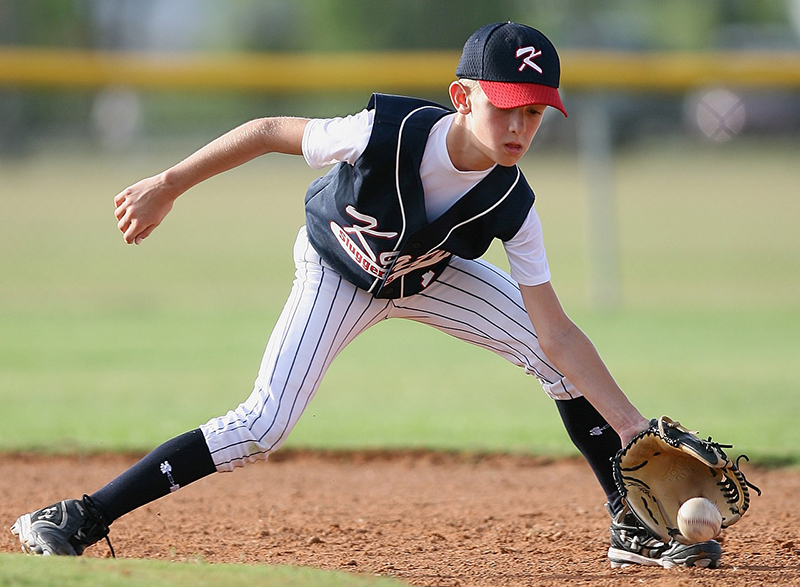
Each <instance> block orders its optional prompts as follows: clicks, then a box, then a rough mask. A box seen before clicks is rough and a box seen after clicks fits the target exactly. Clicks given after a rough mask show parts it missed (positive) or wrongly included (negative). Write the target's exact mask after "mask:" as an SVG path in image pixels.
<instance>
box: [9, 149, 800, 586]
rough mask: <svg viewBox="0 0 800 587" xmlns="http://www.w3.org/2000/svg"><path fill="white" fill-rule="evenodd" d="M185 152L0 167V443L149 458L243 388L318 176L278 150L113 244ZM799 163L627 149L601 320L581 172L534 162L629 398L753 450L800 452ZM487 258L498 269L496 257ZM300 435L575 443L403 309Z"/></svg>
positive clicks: (448, 443) (123, 577) (35, 577)
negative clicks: (611, 292)
mask: <svg viewBox="0 0 800 587" xmlns="http://www.w3.org/2000/svg"><path fill="white" fill-rule="evenodd" d="M184 154H185V153H174V152H173V153H170V154H153V153H151V154H149V155H147V156H144V155H143V156H139V157H130V156H126V157H121V156H120V157H114V156H113V155H98V154H86V153H83V154H82V153H76V152H67V153H61V152H59V153H56V152H52V153H46V154H40V155H37V156H35V157H30V158H25V159H21V160H10V161H9V160H5V161H3V160H0V403H1V404H2V414H3V423H4V425H3V427H2V429H0V450H9V451H16V450H31V449H33V450H41V451H57V452H58V451H98V450H100V451H104V450H136V451H142V450H147V449H149V448H152V447H153V446H154V445H156V444H158V443H160V442H161V441H163V440H166V439H167V438H171V437H172V436H174V435H176V434H178V433H181V432H183V431H185V430H187V429H190V428H194V427H196V426H197V425H198V424H200V423H202V422H204V421H206V420H207V419H208V418H209V417H212V416H215V415H217V414H219V413H222V412H224V411H226V410H228V409H230V408H232V407H234V406H235V405H236V404H237V403H238V402H239V401H241V400H243V399H244V398H245V397H246V396H247V395H248V393H249V391H250V389H251V385H252V380H253V377H254V376H255V373H256V369H257V367H258V362H259V360H260V357H261V353H262V349H263V347H264V345H265V343H266V339H267V337H268V335H269V332H270V330H271V328H272V324H273V322H274V320H275V319H276V317H277V315H278V313H279V311H280V308H281V306H282V303H283V301H284V299H285V296H286V294H287V293H288V290H289V287H290V283H291V279H292V273H293V268H292V265H291V247H292V241H293V238H294V234H295V232H296V230H297V227H298V226H299V225H300V224H301V223H302V196H303V192H304V189H305V186H306V184H307V183H308V181H310V180H311V179H312V178H313V177H314V173H313V172H312V171H310V170H308V169H307V168H305V166H304V165H303V164H302V162H301V161H299V160H295V159H290V158H285V157H280V156H274V157H270V158H265V159H263V160H260V161H256V162H253V163H250V164H248V165H247V166H245V167H243V168H241V169H239V170H236V171H234V172H230V173H228V174H225V175H223V176H221V177H218V178H215V179H213V180H210V181H209V182H207V183H206V184H204V185H202V186H199V187H197V188H195V190H194V191H193V192H190V194H187V195H186V196H184V198H182V199H181V200H180V201H179V202H178V205H177V206H176V208H175V210H174V211H173V214H172V215H171V216H170V217H168V218H167V220H166V222H165V223H164V225H163V226H162V227H161V228H160V229H159V230H158V231H157V232H156V233H155V234H154V235H153V236H152V237H151V238H150V239H148V240H147V241H146V242H145V243H144V245H142V246H140V247H129V246H126V245H124V244H123V242H122V238H121V236H120V235H119V233H118V232H117V231H116V226H115V225H116V221H115V219H114V218H113V214H112V212H113V204H112V198H113V196H114V195H115V194H116V193H117V192H118V191H119V190H121V189H123V188H124V187H125V186H126V185H128V184H130V183H132V182H134V181H135V180H137V179H139V178H141V177H144V176H146V175H149V174H152V173H155V172H157V171H159V170H160V169H161V168H162V167H164V166H166V165H169V164H171V163H172V162H174V161H175V160H177V159H178V158H180V157H181V156H183V155H184ZM798 156H800V148H798V147H797V146H796V145H794V146H787V145H778V144H770V145H757V144H745V143H741V144H740V143H734V144H732V145H724V146H720V147H716V148H714V147H710V146H709V147H701V146H694V147H691V148H686V146H685V145H684V146H681V145H675V146H666V147H665V146H661V147H656V146H650V147H648V146H644V147H642V148H639V149H638V150H637V151H636V152H623V153H620V154H619V155H618V159H617V166H616V169H615V178H616V184H617V202H616V205H617V213H618V220H619V242H620V246H621V267H620V272H621V277H622V286H623V294H624V299H623V303H622V305H621V306H620V307H619V308H618V309H616V310H602V311H601V310H598V309H595V308H593V307H592V304H591V303H590V301H589V299H590V296H589V295H588V293H587V292H588V291H589V284H588V282H587V274H588V268H587V258H588V254H587V250H586V249H587V239H586V236H585V235H586V232H587V226H588V219H587V217H586V216H587V212H586V209H587V207H586V203H585V196H584V191H585V190H584V183H583V179H582V176H581V169H580V165H579V162H578V161H576V159H575V158H574V157H573V156H567V155H562V156H556V155H551V156H548V157H543V156H540V155H538V154H537V153H536V152H534V153H532V154H531V155H529V156H528V158H527V160H526V161H525V165H524V167H525V171H526V174H527V175H528V177H529V180H530V182H531V184H532V185H533V186H534V189H535V191H536V192H537V194H538V198H539V199H538V203H537V206H538V209H539V213H540V215H541V216H542V218H543V222H544V226H545V238H546V242H547V244H548V252H549V258H550V262H551V266H552V269H553V274H554V284H555V286H556V288H557V290H558V291H559V293H560V295H561V298H562V301H563V302H564V304H565V306H566V308H567V310H568V312H569V313H570V314H571V315H572V316H573V318H574V319H575V320H576V321H577V322H578V323H579V324H580V325H581V326H582V327H583V328H584V330H586V332H587V333H588V334H589V335H590V337H591V338H592V339H593V340H594V342H595V343H596V345H597V346H598V348H599V349H600V351H601V354H602V355H603V356H604V357H605V359H606V362H607V363H608V364H609V366H610V367H611V369H612V372H613V373H614V374H615V376H616V377H617V379H618V380H619V381H620V383H621V384H622V386H623V387H624V388H625V389H626V390H627V392H628V394H629V395H630V396H631V397H632V399H633V400H634V402H635V403H636V404H637V405H638V406H639V407H640V409H641V410H642V411H643V412H644V413H645V414H647V415H650V416H655V415H659V414H662V413H666V414H668V415H671V416H672V417H675V418H679V419H680V420H682V421H683V422H684V423H685V424H687V425H689V426H691V427H695V428H699V429H700V430H701V432H702V433H703V434H704V435H706V434H711V435H713V436H714V437H716V438H719V439H723V440H725V441H731V442H734V443H736V450H737V453H736V454H738V452H739V451H743V452H746V453H748V454H750V456H751V457H752V458H753V460H754V461H756V462H759V463H769V462H772V463H797V462H798V461H800V452H798V449H797V447H798V446H800V429H798V427H797V426H795V418H796V414H798V413H800V394H798V393H797V391H798V389H800V370H799V369H798V367H797V364H798V349H800V296H799V294H800V231H798V230H797V218H800V199H798V198H797V192H798V187H800V170H798V167H797V165H796V161H797V160H798ZM489 254H490V257H491V258H492V259H493V260H494V261H495V262H497V263H499V264H500V265H504V260H503V254H502V251H501V250H500V249H499V247H498V248H495V249H493V250H492V251H490V253H489ZM365 360H366V361H368V362H370V363H371V364H373V365H375V366H380V369H379V371H380V373H381V376H380V377H379V378H370V377H368V376H367V375H366V373H368V371H366V370H365V369H364V368H363V362H364V361H365ZM288 445H289V446H295V447H321V448H356V447H430V448H435V449H446V450H469V451H514V452H526V453H540V454H546V455H565V454H573V453H574V449H573V448H572V446H571V444H570V443H569V441H568V439H567V437H566V434H565V433H564V431H563V429H562V427H561V424H560V419H559V418H558V415H557V412H556V410H555V408H554V407H553V405H552V402H551V400H549V399H548V398H547V397H546V396H545V394H544V393H543V392H542V391H541V389H540V388H539V386H538V384H537V383H536V382H535V381H533V380H532V379H530V378H527V377H525V376H524V375H523V374H522V373H521V372H519V371H518V370H516V369H515V368H513V367H511V366H509V365H507V364H506V363H505V362H504V361H503V360H501V359H499V358H498V357H495V356H493V355H491V354H489V353H486V352H484V351H482V350H478V349H475V348H471V347H468V346H467V345H464V344H463V343H459V342H456V341H453V340H450V339H448V338H447V337H446V336H444V335H442V334H440V333H438V332H434V331H431V330H430V329H426V328H424V327H423V326H420V325H418V324H410V323H402V322H389V323H385V324H380V325H378V326H376V327H375V328H374V329H373V330H372V331H370V332H368V333H367V334H366V335H365V336H364V337H363V338H361V339H359V340H358V341H356V342H355V343H354V344H353V345H352V346H351V347H350V348H348V349H347V350H346V351H345V352H344V353H343V354H342V356H341V357H340V358H339V359H338V360H337V362H336V363H335V364H334V366H333V368H332V369H331V371H330V373H329V374H328V377H327V378H326V380H325V382H324V383H323V385H322V388H321V390H320V393H319V394H318V397H317V398H315V400H314V401H313V402H312V404H311V406H310V407H309V409H308V411H307V413H306V415H305V417H304V418H303V419H302V420H301V422H300V424H299V425H298V427H297V429H296V430H295V432H294V434H293V435H292V437H291V438H290V439H289V442H288ZM0 566H2V568H3V571H2V572H0V583H2V584H3V585H6V584H7V585H14V586H23V585H34V584H35V585H60V586H61V585H73V584H75V585H78V584H81V585H82V584H85V583H86V582H87V581H89V582H91V583H92V584H93V585H101V584H102V585H117V584H122V582H124V583H125V584H126V585H148V586H154V585H161V584H164V585H166V584H170V585H176V584H178V585H180V584H192V585H202V584H211V583H212V582H213V583H214V584H218V583H219V581H220V580H223V581H224V582H225V584H226V585H237V584H240V583H241V584H248V585H250V584H252V583H253V582H254V581H255V582H267V583H269V584H280V585H286V586H289V585H298V586H300V585H311V584H313V585H324V586H325V587H330V586H335V585H343V584H348V585H355V584H361V583H357V582H356V579H355V578H354V577H353V576H351V575H346V576H344V578H343V576H342V575H340V574H337V573H317V572H313V571H309V572H306V571H305V570H296V569H280V568H279V569H273V568H268V567H230V568H229V567H218V566H213V567H209V566H208V565H205V564H203V563H202V562H199V563H198V564H188V563H183V564H166V563H161V562H154V561H96V560H83V559H78V560H52V561H46V562H42V561H40V560H37V561H36V562H34V561H33V559H28V558H26V557H22V556H11V555H3V556H2V557H0ZM359 580H360V578H359ZM203 581H207V582H206V583H204V582H203ZM363 584H365V585H366V584H369V585H384V584H385V585H387V586H388V585H392V584H400V583H398V582H394V581H391V580H385V579H379V578H372V577H370V578H364V583H363Z"/></svg>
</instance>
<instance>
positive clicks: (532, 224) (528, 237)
mask: <svg viewBox="0 0 800 587" xmlns="http://www.w3.org/2000/svg"><path fill="white" fill-rule="evenodd" d="M503 247H504V248H505V250H506V255H507V256H508V264H509V267H510V270H511V271H510V272H511V277H512V279H514V281H516V282H517V283H519V284H520V285H541V284H542V283H547V282H548V281H550V266H549V265H548V263H547V254H546V252H545V249H544V238H543V236H542V222H541V220H539V214H537V212H536V207H535V206H531V209H530V212H528V216H527V217H526V218H525V221H524V222H523V223H522V226H521V227H520V229H519V231H518V232H517V234H515V235H514V237H513V238H512V239H510V240H507V241H505V242H504V243H503Z"/></svg>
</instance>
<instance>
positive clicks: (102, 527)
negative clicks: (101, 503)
mask: <svg viewBox="0 0 800 587" xmlns="http://www.w3.org/2000/svg"><path fill="white" fill-rule="evenodd" d="M81 501H82V502H83V505H84V509H85V510H86V515H87V517H88V518H89V519H90V520H91V521H92V522H93V523H92V524H91V525H90V526H86V527H83V528H80V529H79V530H78V531H77V532H76V536H78V538H79V539H80V540H82V541H84V542H85V543H86V544H87V545H88V544H94V543H95V542H97V541H98V540H100V539H101V538H105V539H106V544H108V549H109V550H110V551H111V557H112V558H117V555H116V553H115V552H114V547H113V546H111V539H110V538H109V537H108V533H109V531H110V530H109V527H108V524H106V521H105V518H104V517H103V514H102V513H101V512H100V509H99V508H98V507H97V506H96V505H95V504H94V501H92V498H91V497H89V496H88V495H84V496H83V499H81Z"/></svg>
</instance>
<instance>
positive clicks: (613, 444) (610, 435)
mask: <svg viewBox="0 0 800 587" xmlns="http://www.w3.org/2000/svg"><path fill="white" fill-rule="evenodd" d="M556 406H558V412H559V413H560V414H561V419H562V420H563V421H564V426H565V427H566V429H567V434H569V437H570V439H571V440H572V442H573V443H574V444H575V446H576V447H578V450H579V451H581V454H582V455H583V456H584V457H585V458H586V460H587V461H588V462H589V466H591V467H592V471H594V474H595V477H597V480H598V481H599V482H600V486H601V487H602V488H603V491H604V492H605V494H606V499H607V500H608V505H609V507H610V508H611V511H612V512H614V513H616V512H618V511H619V510H620V509H621V508H622V498H621V497H620V495H619V491H618V490H617V485H616V483H615V482H614V472H613V468H612V466H611V459H612V458H613V457H614V455H616V454H617V451H619V449H620V448H621V447H622V443H621V441H620V439H619V436H618V435H617V433H616V432H615V431H614V429H613V428H611V426H610V425H609V424H608V422H606V420H605V418H603V416H601V415H600V413H599V412H598V411H597V410H596V409H594V406H592V404H590V403H589V401H588V400H587V399H586V398H585V397H578V398H575V399H570V400H559V401H556Z"/></svg>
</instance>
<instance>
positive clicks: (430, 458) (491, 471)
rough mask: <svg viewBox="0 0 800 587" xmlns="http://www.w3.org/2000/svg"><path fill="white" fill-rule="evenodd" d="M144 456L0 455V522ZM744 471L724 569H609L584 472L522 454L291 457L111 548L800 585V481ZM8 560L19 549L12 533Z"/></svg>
mask: <svg viewBox="0 0 800 587" xmlns="http://www.w3.org/2000/svg"><path fill="white" fill-rule="evenodd" d="M135 460H136V459H135V457H125V456H105V455H104V456H94V457H62V458H53V457H42V456H30V455H0V494H1V495H2V496H3V499H2V502H0V524H2V526H4V528H8V527H9V526H10V525H11V524H12V523H13V521H14V520H15V519H16V517H17V516H18V515H19V514H20V513H23V512H25V511H29V510H31V509H36V508H38V507H42V506H44V505H47V504H49V503H51V502H53V501H56V500H58V499H63V498H65V497H72V496H79V495H80V494H81V493H83V492H91V491H93V490H95V489H96V488H97V487H99V486H101V485H103V484H104V483H105V482H106V481H108V480H110V479H111V478H113V477H114V476H116V475H117V474H118V473H120V472H121V471H123V470H124V469H125V468H127V467H128V466H129V465H131V464H132V463H133V462H134V461H135ZM745 470H746V472H747V473H748V478H749V479H750V480H752V481H753V482H754V483H756V484H757V485H759V486H760V487H761V489H762V490H763V491H764V496H763V497H760V498H759V497H754V498H753V505H752V507H751V510H750V512H749V513H748V514H747V516H746V517H745V518H744V519H743V520H742V521H741V522H740V523H739V524H737V525H736V526H734V527H732V528H730V529H729V530H727V531H726V532H725V533H724V534H723V553H724V554H723V561H722V566H721V568H719V569H715V570H710V569H671V570H664V569H661V568H642V567H637V568H627V569H618V570H612V569H610V567H609V564H608V561H607V559H606V550H607V548H608V539H607V536H608V522H609V520H608V516H607V515H606V513H605V510H604V509H603V497H602V494H601V493H600V490H599V487H598V486H597V484H596V482H595V481H594V478H593V477H592V475H591V472H590V471H589V469H588V467H587V466H586V465H585V464H584V463H583V461H579V460H563V461H554V462H550V461H543V460H540V459H534V458H526V457H515V456H490V457H486V456H484V457H476V456H473V457H470V456H454V455H447V454H427V453H389V454H382V453H355V454H341V453H336V454H319V453H305V452H291V451H285V452H284V453H283V454H280V453H279V454H277V455H276V456H275V457H273V460H272V461H270V463H269V464H258V465H253V466H250V467H247V468H245V469H241V470H239V471H237V472H235V473H232V474H221V475H213V476H211V477H209V478H207V479H204V480H202V481H200V482H198V483H195V484H193V485H190V486H188V487H185V488H183V489H182V490H181V491H179V492H178V493H176V494H174V495H171V496H169V497H167V498H164V499H161V500H159V501H157V502H155V503H153V504H150V505H148V506H145V507H143V508H141V509H139V510H137V511H135V512H133V513H131V514H129V515H127V516H125V517H123V518H122V519H120V520H118V521H117V522H116V523H115V524H114V526H113V528H112V534H111V538H112V541H113V544H114V548H115V549H116V551H117V556H119V557H126V558H129V557H130V558H152V559H167V560H196V559H198V558H201V559H203V560H205V561H208V562H212V563H218V562H246V563H267V564H283V565H286V564H288V565H305V566H312V567H318V568H322V569H336V570H347V571H352V572H357V573H364V574H380V575H391V576H393V577H397V578H399V579H401V580H403V581H405V582H407V583H409V584H411V585H425V586H429V585H430V586H442V587H445V586H447V587H451V586H458V587H466V586H476V587H477V586H480V587H506V586H517V585H520V586H521V585H525V586H548V587H549V586H556V585H565V584H570V585H581V586H593V587H594V586H596V587H606V586H610V585H630V584H636V583H645V584H649V585H655V586H658V587H672V586H684V585H709V586H710V585H724V586H755V585H758V586H760V587H763V586H767V585H800V556H798V555H800V532H799V531H798V527H800V511H798V509H797V507H796V501H794V498H795V496H797V495H798V494H800V471H797V470H760V469H754V468H752V467H746V469H745ZM0 550H1V551H2V552H18V544H17V543H16V538H15V537H14V536H12V535H11V534H10V533H9V532H8V531H6V530H5V529H4V530H3V531H2V532H0ZM86 556H108V547H107V546H106V545H105V543H100V544H98V545H96V546H93V547H92V548H90V549H89V550H88V551H87V553H86Z"/></svg>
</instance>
